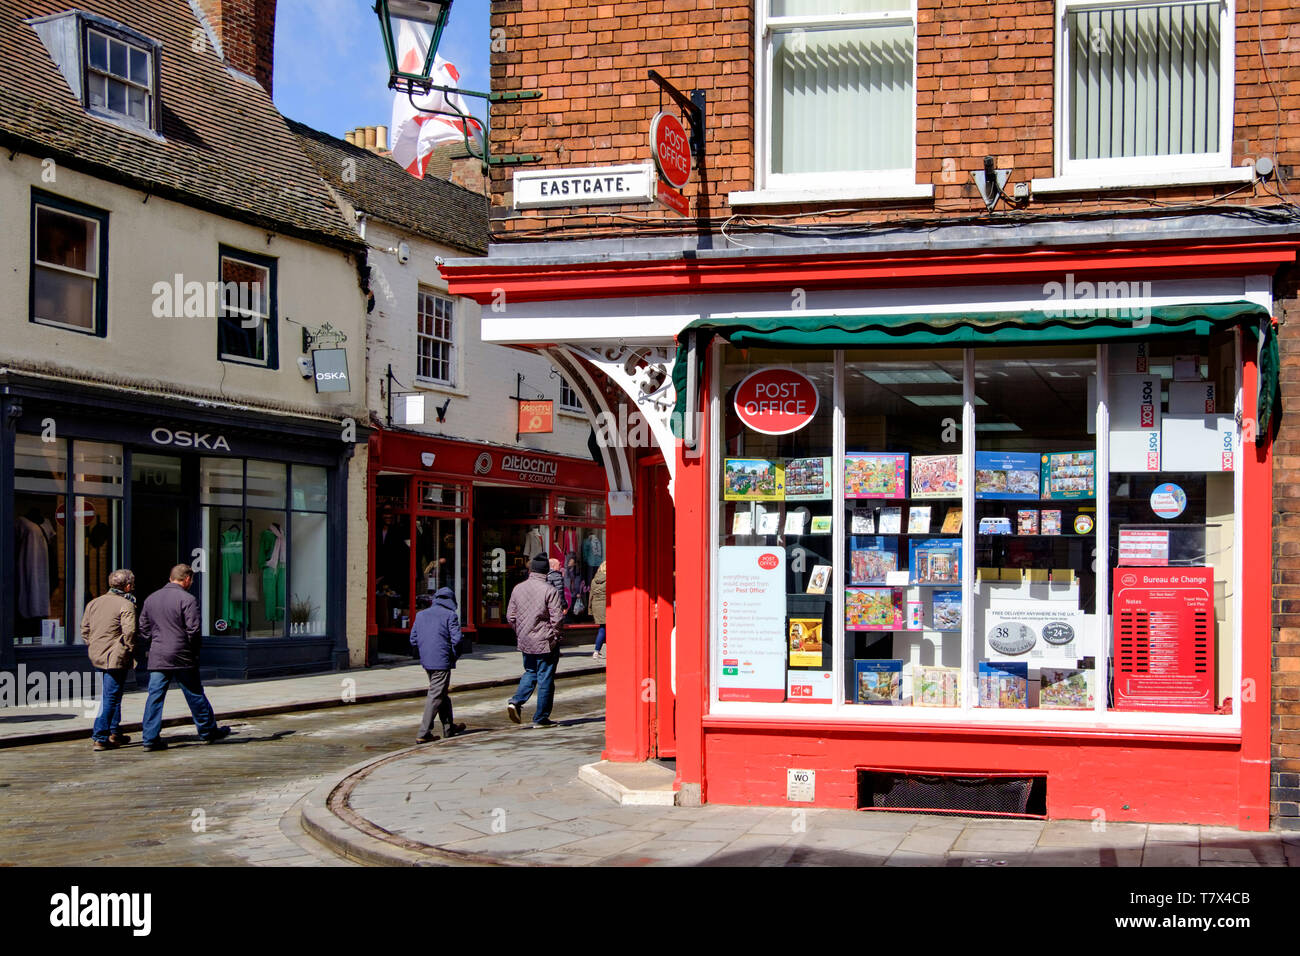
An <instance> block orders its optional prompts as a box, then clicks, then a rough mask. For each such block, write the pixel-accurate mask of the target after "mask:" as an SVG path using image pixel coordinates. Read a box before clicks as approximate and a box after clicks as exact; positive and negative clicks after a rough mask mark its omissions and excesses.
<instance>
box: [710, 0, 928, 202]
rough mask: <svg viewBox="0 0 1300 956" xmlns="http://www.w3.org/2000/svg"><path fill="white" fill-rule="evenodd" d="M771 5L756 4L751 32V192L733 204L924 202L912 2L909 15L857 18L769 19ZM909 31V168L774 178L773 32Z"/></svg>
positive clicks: (902, 12)
mask: <svg viewBox="0 0 1300 956" xmlns="http://www.w3.org/2000/svg"><path fill="white" fill-rule="evenodd" d="M770 3H771V0H755V18H754V19H755V30H754V187H755V191H754V192H750V193H744V192H740V193H732V194H731V196H730V197H729V199H730V202H731V204H732V205H744V204H746V203H751V204H752V203H762V202H769V203H770V202H800V201H805V200H814V201H815V200H816V199H818V198H822V199H827V200H836V199H854V198H861V199H874V198H879V199H891V198H924V197H928V196H931V195H933V193H934V189H933V187H932V186H929V185H926V186H918V185H917V183H916V74H917V63H916V60H917V57H916V48H917V40H916V0H910V2H909V3H908V9H907V10H897V11H886V12H878V13H861V14H856V13H855V14H823V15H820V16H803V17H773V16H769V15H768V9H769V4H770ZM884 26H891V27H894V26H910V27H911V28H912V118H911V122H910V124H909V126H908V129H909V131H910V134H911V162H910V165H909V166H907V167H904V168H899V169H880V170H864V171H860V172H831V173H773V172H772V171H771V157H772V141H771V136H772V123H771V120H770V117H771V110H772V100H773V96H772V89H771V79H772V43H771V40H772V35H773V32H774V31H775V30H777V29H790V28H805V29H828V28H838V29H847V28H852V27H868V28H869V27H884Z"/></svg>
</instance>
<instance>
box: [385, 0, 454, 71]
mask: <svg viewBox="0 0 1300 956" xmlns="http://www.w3.org/2000/svg"><path fill="white" fill-rule="evenodd" d="M451 4H452V0H375V13H376V14H377V15H378V16H379V28H380V30H382V31H383V34H384V48H385V50H386V51H387V53H388V71H389V74H390V77H391V78H390V80H389V83H388V85H389V87H390V88H395V87H396V86H397V81H398V80H407V81H408V82H409V83H413V84H418V85H419V86H422V87H426V88H427V87H428V86H429V85H430V83H429V74H430V73H432V72H433V58H434V56H435V54H437V52H438V44H439V43H440V42H441V41H442V31H443V28H444V27H445V26H446V25H447V17H448V15H449V14H450V13H451ZM403 21H405V22H407V23H411V24H418V25H422V26H424V27H426V28H427V29H428V31H429V37H430V38H429V53H428V55H427V56H426V57H425V58H424V64H423V66H422V68H421V70H420V72H419V73H411V72H409V71H406V70H402V69H401V64H399V63H398V62H397V37H398V35H399V34H400V33H401V29H402V22H403Z"/></svg>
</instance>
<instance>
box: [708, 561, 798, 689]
mask: <svg viewBox="0 0 1300 956" xmlns="http://www.w3.org/2000/svg"><path fill="white" fill-rule="evenodd" d="M785 635H786V628H785V552H784V551H783V550H782V549H781V548H754V547H734V548H719V549H718V627H717V646H718V663H719V665H720V666H719V668H718V699H719V700H759V701H770V702H777V701H782V700H784V699H785V695H786V683H785V670H786V636H785Z"/></svg>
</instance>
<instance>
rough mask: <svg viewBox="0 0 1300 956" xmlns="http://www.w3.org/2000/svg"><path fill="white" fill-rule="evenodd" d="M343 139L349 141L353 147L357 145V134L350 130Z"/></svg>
mask: <svg viewBox="0 0 1300 956" xmlns="http://www.w3.org/2000/svg"><path fill="white" fill-rule="evenodd" d="M343 138H344V139H345V140H347V141H348V143H349V144H351V145H352V146H355V145H357V139H356V133H355V132H354V131H352V130H348V131H347V132H346V133H344V134H343Z"/></svg>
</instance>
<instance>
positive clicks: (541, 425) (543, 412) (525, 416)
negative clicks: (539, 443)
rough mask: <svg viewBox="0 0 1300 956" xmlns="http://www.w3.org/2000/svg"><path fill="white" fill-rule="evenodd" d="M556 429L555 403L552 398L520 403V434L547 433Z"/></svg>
mask: <svg viewBox="0 0 1300 956" xmlns="http://www.w3.org/2000/svg"><path fill="white" fill-rule="evenodd" d="M554 430H555V405H554V402H552V400H551V399H549V398H548V399H539V400H538V401H534V402H524V401H521V402H520V403H519V434H521V435H547V434H550V433H551V432H552V431H554Z"/></svg>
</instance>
